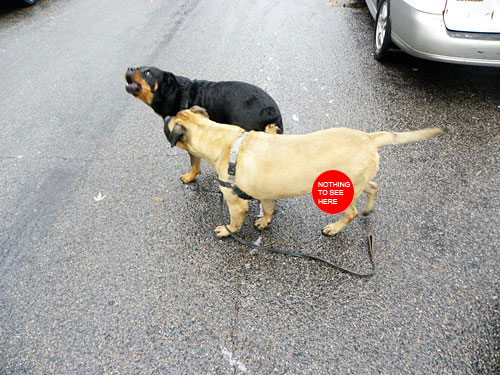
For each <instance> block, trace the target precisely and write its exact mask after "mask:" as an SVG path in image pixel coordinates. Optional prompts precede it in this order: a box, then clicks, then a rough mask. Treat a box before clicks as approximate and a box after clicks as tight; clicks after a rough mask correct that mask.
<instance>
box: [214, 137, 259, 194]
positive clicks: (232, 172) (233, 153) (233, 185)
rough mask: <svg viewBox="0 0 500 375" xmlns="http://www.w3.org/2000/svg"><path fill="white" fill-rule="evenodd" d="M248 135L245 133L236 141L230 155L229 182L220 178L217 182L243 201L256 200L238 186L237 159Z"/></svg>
mask: <svg viewBox="0 0 500 375" xmlns="http://www.w3.org/2000/svg"><path fill="white" fill-rule="evenodd" d="M247 134H248V133H247V132H244V133H243V134H242V135H240V136H239V137H238V138H237V139H236V141H234V143H233V147H232V148H231V152H230V153H229V165H228V167H227V179H228V180H229V181H228V182H226V181H222V180H221V179H220V178H217V182H218V183H219V185H220V186H222V187H226V188H230V189H231V190H233V194H236V195H237V196H238V197H240V198H241V199H245V200H252V199H254V198H253V197H252V196H250V195H248V194H247V193H245V192H244V191H243V190H241V189H240V188H239V187H238V186H236V159H238V152H239V150H240V146H241V142H242V141H243V138H245V136H246V135H247Z"/></svg>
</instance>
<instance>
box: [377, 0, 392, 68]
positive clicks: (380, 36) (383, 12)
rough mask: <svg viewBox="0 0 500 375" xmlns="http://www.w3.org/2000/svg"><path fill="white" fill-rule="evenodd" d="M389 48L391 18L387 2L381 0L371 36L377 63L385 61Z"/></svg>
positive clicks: (387, 0) (386, 0)
mask: <svg viewBox="0 0 500 375" xmlns="http://www.w3.org/2000/svg"><path fill="white" fill-rule="evenodd" d="M390 46H391V18H390V17H389V0H382V1H381V2H380V4H379V6H378V10H377V18H376V19H375V34H374V36H373V54H374V56H375V59H376V60H377V61H387V59H388V58H389V48H390Z"/></svg>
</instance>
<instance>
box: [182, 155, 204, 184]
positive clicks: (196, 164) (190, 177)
mask: <svg viewBox="0 0 500 375" xmlns="http://www.w3.org/2000/svg"><path fill="white" fill-rule="evenodd" d="M189 158H190V159H191V171H190V172H188V173H184V174H183V175H181V181H182V182H184V183H185V184H189V183H190V182H193V181H194V179H195V178H196V176H198V175H199V174H200V173H201V167H200V163H201V159H200V158H197V157H196V156H193V155H191V154H189Z"/></svg>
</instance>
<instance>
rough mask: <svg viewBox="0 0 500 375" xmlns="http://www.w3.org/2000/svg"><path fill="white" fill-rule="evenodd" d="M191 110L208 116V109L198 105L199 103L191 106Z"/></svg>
mask: <svg viewBox="0 0 500 375" xmlns="http://www.w3.org/2000/svg"><path fill="white" fill-rule="evenodd" d="M191 112H193V113H197V114H199V115H202V116H203V117H206V118H208V113H207V110H206V109H205V108H202V107H198V106H197V105H195V106H194V107H191Z"/></svg>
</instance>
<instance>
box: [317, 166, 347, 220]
mask: <svg viewBox="0 0 500 375" xmlns="http://www.w3.org/2000/svg"><path fill="white" fill-rule="evenodd" d="M312 196H313V199H314V203H316V206H318V208H319V209H320V210H321V211H324V212H326V213H327V214H338V213H340V212H342V211H344V210H345V209H346V208H347V207H349V205H350V204H351V202H352V198H353V196H354V187H353V186H352V182H351V179H350V178H349V177H348V176H347V175H346V174H345V173H342V172H340V171H326V172H323V173H321V174H320V175H319V176H318V178H317V179H316V181H314V185H313V188H312Z"/></svg>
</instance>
